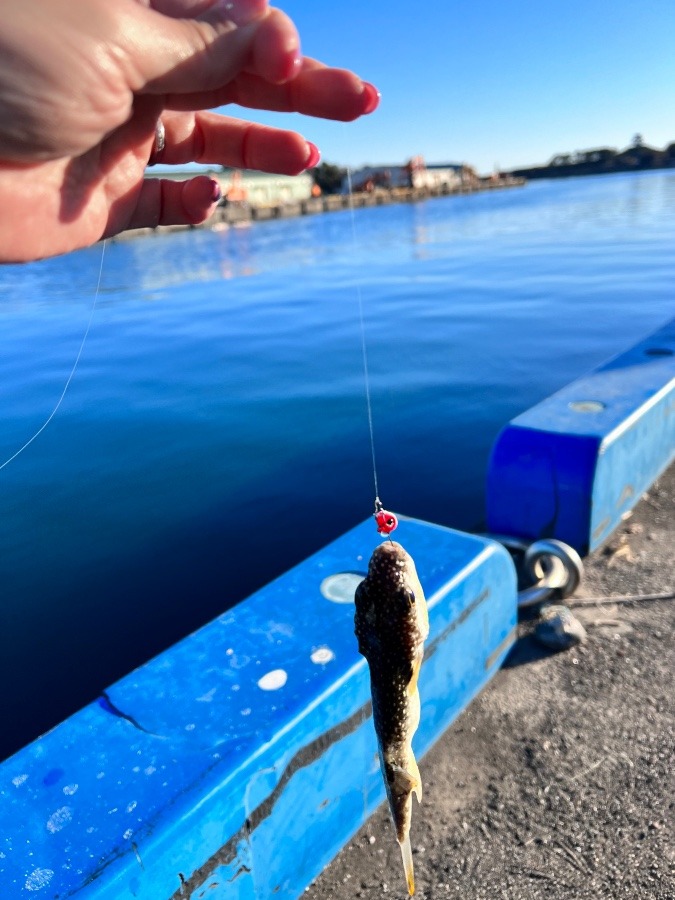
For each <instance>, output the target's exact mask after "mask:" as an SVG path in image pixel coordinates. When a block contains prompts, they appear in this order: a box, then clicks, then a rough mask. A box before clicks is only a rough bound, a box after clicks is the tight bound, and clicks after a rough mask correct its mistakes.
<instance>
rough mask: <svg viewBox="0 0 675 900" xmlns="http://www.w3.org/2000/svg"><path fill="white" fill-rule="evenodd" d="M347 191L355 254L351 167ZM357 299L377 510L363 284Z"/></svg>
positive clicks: (348, 168) (357, 291) (378, 505)
mask: <svg viewBox="0 0 675 900" xmlns="http://www.w3.org/2000/svg"><path fill="white" fill-rule="evenodd" d="M347 189H348V191H349V212H350V215H351V222H352V244H353V246H354V254H355V255H356V253H357V251H358V244H357V241H356V216H355V215H354V197H353V194H352V170H351V166H347ZM356 297H357V300H358V307H359V326H360V331H361V356H362V360H363V382H364V386H365V393H366V409H367V412H368V432H369V434H370V456H371V460H372V465H373V484H374V487H375V510H376V511H377V510H378V508H381V507H382V504H381V503H380V493H379V490H378V486H377V463H376V460H375V429H374V427H373V406H372V403H371V399H370V373H369V370H368V348H367V345H366V322H365V316H364V312H363V294H362V292H361V284H360V282H359V281H358V280H357V282H356Z"/></svg>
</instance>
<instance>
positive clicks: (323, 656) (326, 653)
mask: <svg viewBox="0 0 675 900" xmlns="http://www.w3.org/2000/svg"><path fill="white" fill-rule="evenodd" d="M310 659H311V660H312V662H313V663H315V664H316V665H319V666H325V665H326V663H329V662H331V660H333V659H335V654H334V653H333V651H332V650H331V649H330V647H317V648H316V650H313V651H312V655H311V656H310Z"/></svg>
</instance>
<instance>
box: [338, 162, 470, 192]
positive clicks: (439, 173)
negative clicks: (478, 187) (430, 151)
mask: <svg viewBox="0 0 675 900" xmlns="http://www.w3.org/2000/svg"><path fill="white" fill-rule="evenodd" d="M469 177H475V172H474V171H473V169H471V168H470V167H469V166H465V165H463V164H462V163H429V164H427V163H425V161H424V158H423V157H422V156H413V158H412V159H411V160H409V162H407V163H406V164H405V165H403V166H401V165H378V166H364V167H363V168H361V169H357V171H355V172H352V174H351V188H352V191H353V192H354V193H360V192H362V191H365V192H369V191H374V190H375V189H376V188H385V189H391V188H430V189H434V188H436V189H440V188H444V187H445V188H447V189H448V190H455V189H458V188H460V187H461V186H462V185H463V184H464V183H465V179H467V178H469ZM349 185H350V178H349V177H346V178H345V179H344V180H343V182H342V193H343V194H347V193H349Z"/></svg>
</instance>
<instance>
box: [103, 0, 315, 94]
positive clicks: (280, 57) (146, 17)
mask: <svg viewBox="0 0 675 900" xmlns="http://www.w3.org/2000/svg"><path fill="white" fill-rule="evenodd" d="M173 5H175V3H174V4H173ZM260 9H261V3H260V0H249V2H248V3H244V2H243V0H231V2H228V0H224V2H223V0H219V2H217V3H215V4H213V5H212V6H211V7H210V9H209V10H208V11H207V12H205V13H204V14H203V15H202V16H201V17H200V18H199V19H188V18H173V17H171V16H170V15H162V14H161V13H159V12H157V11H155V10H153V9H148V8H144V7H143V6H139V5H138V4H136V3H134V4H132V5H131V6H127V7H125V8H124V11H123V12H121V13H120V16H121V17H122V19H123V21H122V23H121V26H122V27H121V28H120V29H119V32H118V33H119V35H120V37H119V41H120V51H121V53H122V54H123V56H124V58H125V59H126V61H127V62H126V68H127V71H128V78H129V83H130V87H131V89H132V90H133V91H134V92H137V93H151V94H167V93H178V94H181V93H185V92H190V93H194V92H195V91H197V92H198V91H206V90H213V89H216V88H219V87H220V86H221V85H223V84H226V83H227V82H229V81H231V80H232V79H233V78H235V77H236V76H237V75H238V74H239V73H240V72H241V71H242V70H243V69H247V70H249V71H252V72H254V73H255V74H256V75H257V76H258V77H260V78H262V79H263V80H264V81H268V82H272V83H276V84H279V83H282V82H284V81H286V80H288V79H289V78H292V77H293V76H294V75H295V74H296V72H297V71H298V69H299V67H300V39H299V37H298V33H297V31H296V29H295V25H294V24H293V22H292V21H291V20H290V19H289V18H288V16H286V15H285V14H284V13H283V12H281V11H280V10H278V9H266V10H265V9H264V6H263V7H262V9H263V13H262V15H261V16H260V17H258V18H254V19H253V21H250V22H248V24H244V25H240V26H237V25H236V24H235V23H234V21H233V18H232V17H234V18H239V19H243V20H244V21H246V19H247V18H248V17H249V16H250V15H251V13H252V12H253V13H255V14H256V15H257V14H258V13H259V11H260ZM125 17H126V18H125Z"/></svg>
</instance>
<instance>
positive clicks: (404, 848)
mask: <svg viewBox="0 0 675 900" xmlns="http://www.w3.org/2000/svg"><path fill="white" fill-rule="evenodd" d="M399 844H400V847H401V856H402V857H403V869H404V871H405V880H406V881H407V882H408V893H409V894H410V896H411V897H412V895H413V894H414V893H415V875H414V872H413V859H412V849H411V847H410V835H409V834H406V836H405V839H404V840H403V841H399Z"/></svg>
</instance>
